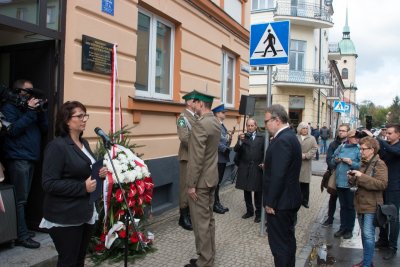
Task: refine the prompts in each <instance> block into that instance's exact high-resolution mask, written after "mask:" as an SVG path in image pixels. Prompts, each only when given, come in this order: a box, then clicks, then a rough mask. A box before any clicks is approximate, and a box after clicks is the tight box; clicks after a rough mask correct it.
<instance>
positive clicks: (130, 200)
mask: <svg viewBox="0 0 400 267" xmlns="http://www.w3.org/2000/svg"><path fill="white" fill-rule="evenodd" d="M135 204H136V201H135V199H134V198H133V197H132V198H128V206H129V208H132V207H133V206H135Z"/></svg>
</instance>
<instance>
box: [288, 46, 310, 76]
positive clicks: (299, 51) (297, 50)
mask: <svg viewBox="0 0 400 267" xmlns="http://www.w3.org/2000/svg"><path fill="white" fill-rule="evenodd" d="M306 46H307V42H306V41H300V40H290V53H289V69H290V70H297V71H303V70H304V59H305V54H306Z"/></svg>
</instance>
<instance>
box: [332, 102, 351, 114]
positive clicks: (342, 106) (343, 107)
mask: <svg viewBox="0 0 400 267" xmlns="http://www.w3.org/2000/svg"><path fill="white" fill-rule="evenodd" d="M333 111H334V112H344V113H350V104H348V103H346V102H344V101H334V102H333Z"/></svg>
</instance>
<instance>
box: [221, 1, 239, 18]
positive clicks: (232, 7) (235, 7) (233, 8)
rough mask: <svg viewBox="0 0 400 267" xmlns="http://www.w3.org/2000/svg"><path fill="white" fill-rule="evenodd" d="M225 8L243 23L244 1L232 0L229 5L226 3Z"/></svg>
mask: <svg viewBox="0 0 400 267" xmlns="http://www.w3.org/2000/svg"><path fill="white" fill-rule="evenodd" d="M224 10H225V12H226V13H228V14H229V16H231V17H232V18H233V19H234V20H236V21H237V22H238V23H242V2H241V1H240V0H230V1H229V5H227V4H225V6H224Z"/></svg>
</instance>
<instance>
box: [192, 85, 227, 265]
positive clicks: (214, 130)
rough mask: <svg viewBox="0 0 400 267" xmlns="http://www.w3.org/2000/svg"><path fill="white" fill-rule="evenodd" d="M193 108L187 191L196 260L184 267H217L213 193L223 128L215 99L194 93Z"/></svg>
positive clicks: (216, 180)
mask: <svg viewBox="0 0 400 267" xmlns="http://www.w3.org/2000/svg"><path fill="white" fill-rule="evenodd" d="M193 98H194V100H193V101H194V107H195V111H196V113H197V114H198V115H199V116H200V118H199V119H198V121H196V123H195V124H194V125H193V128H192V134H191V136H190V139H189V161H188V169H187V174H188V175H187V177H186V187H187V192H188V196H189V207H190V216H191V218H192V224H193V230H194V231H193V232H194V236H195V243H196V251H197V254H198V258H197V259H191V260H190V263H189V264H186V265H185V267H195V266H200V267H205V266H214V260H215V220H214V214H213V205H214V192H215V187H216V186H217V185H218V167H217V161H218V144H219V140H220V137H221V125H220V123H219V121H218V120H217V118H216V117H215V116H214V115H213V113H212V112H211V105H212V101H213V98H214V97H213V96H210V95H207V94H204V93H200V92H195V95H194V96H193Z"/></svg>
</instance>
